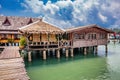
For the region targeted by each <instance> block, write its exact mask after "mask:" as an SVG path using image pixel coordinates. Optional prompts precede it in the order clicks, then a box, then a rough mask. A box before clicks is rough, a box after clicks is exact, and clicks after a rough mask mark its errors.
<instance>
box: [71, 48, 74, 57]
mask: <svg viewBox="0 0 120 80" xmlns="http://www.w3.org/2000/svg"><path fill="white" fill-rule="evenodd" d="M71 57H74V54H73V48H71Z"/></svg>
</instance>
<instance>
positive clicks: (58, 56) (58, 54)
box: [57, 49, 60, 59]
mask: <svg viewBox="0 0 120 80" xmlns="http://www.w3.org/2000/svg"><path fill="white" fill-rule="evenodd" d="M57 58H58V59H59V58H60V50H59V49H58V50H57Z"/></svg>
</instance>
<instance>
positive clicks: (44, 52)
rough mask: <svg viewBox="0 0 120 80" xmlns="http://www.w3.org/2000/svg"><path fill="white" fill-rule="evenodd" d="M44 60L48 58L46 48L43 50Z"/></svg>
mask: <svg viewBox="0 0 120 80" xmlns="http://www.w3.org/2000/svg"><path fill="white" fill-rule="evenodd" d="M43 60H46V50H44V51H43Z"/></svg>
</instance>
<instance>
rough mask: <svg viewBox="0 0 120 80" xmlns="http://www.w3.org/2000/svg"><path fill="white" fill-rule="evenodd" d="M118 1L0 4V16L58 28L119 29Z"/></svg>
mask: <svg viewBox="0 0 120 80" xmlns="http://www.w3.org/2000/svg"><path fill="white" fill-rule="evenodd" d="M119 9H120V0H0V15H5V16H27V17H42V18H43V20H45V21H47V22H49V23H51V24H54V25H56V26H58V27H62V28H69V27H77V26H83V25H89V24H97V25H99V26H102V27H106V28H115V27H118V28H120V10H119Z"/></svg>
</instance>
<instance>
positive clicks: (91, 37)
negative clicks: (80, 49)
mask: <svg viewBox="0 0 120 80" xmlns="http://www.w3.org/2000/svg"><path fill="white" fill-rule="evenodd" d="M88 39H96V34H95V33H90V34H88Z"/></svg>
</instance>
